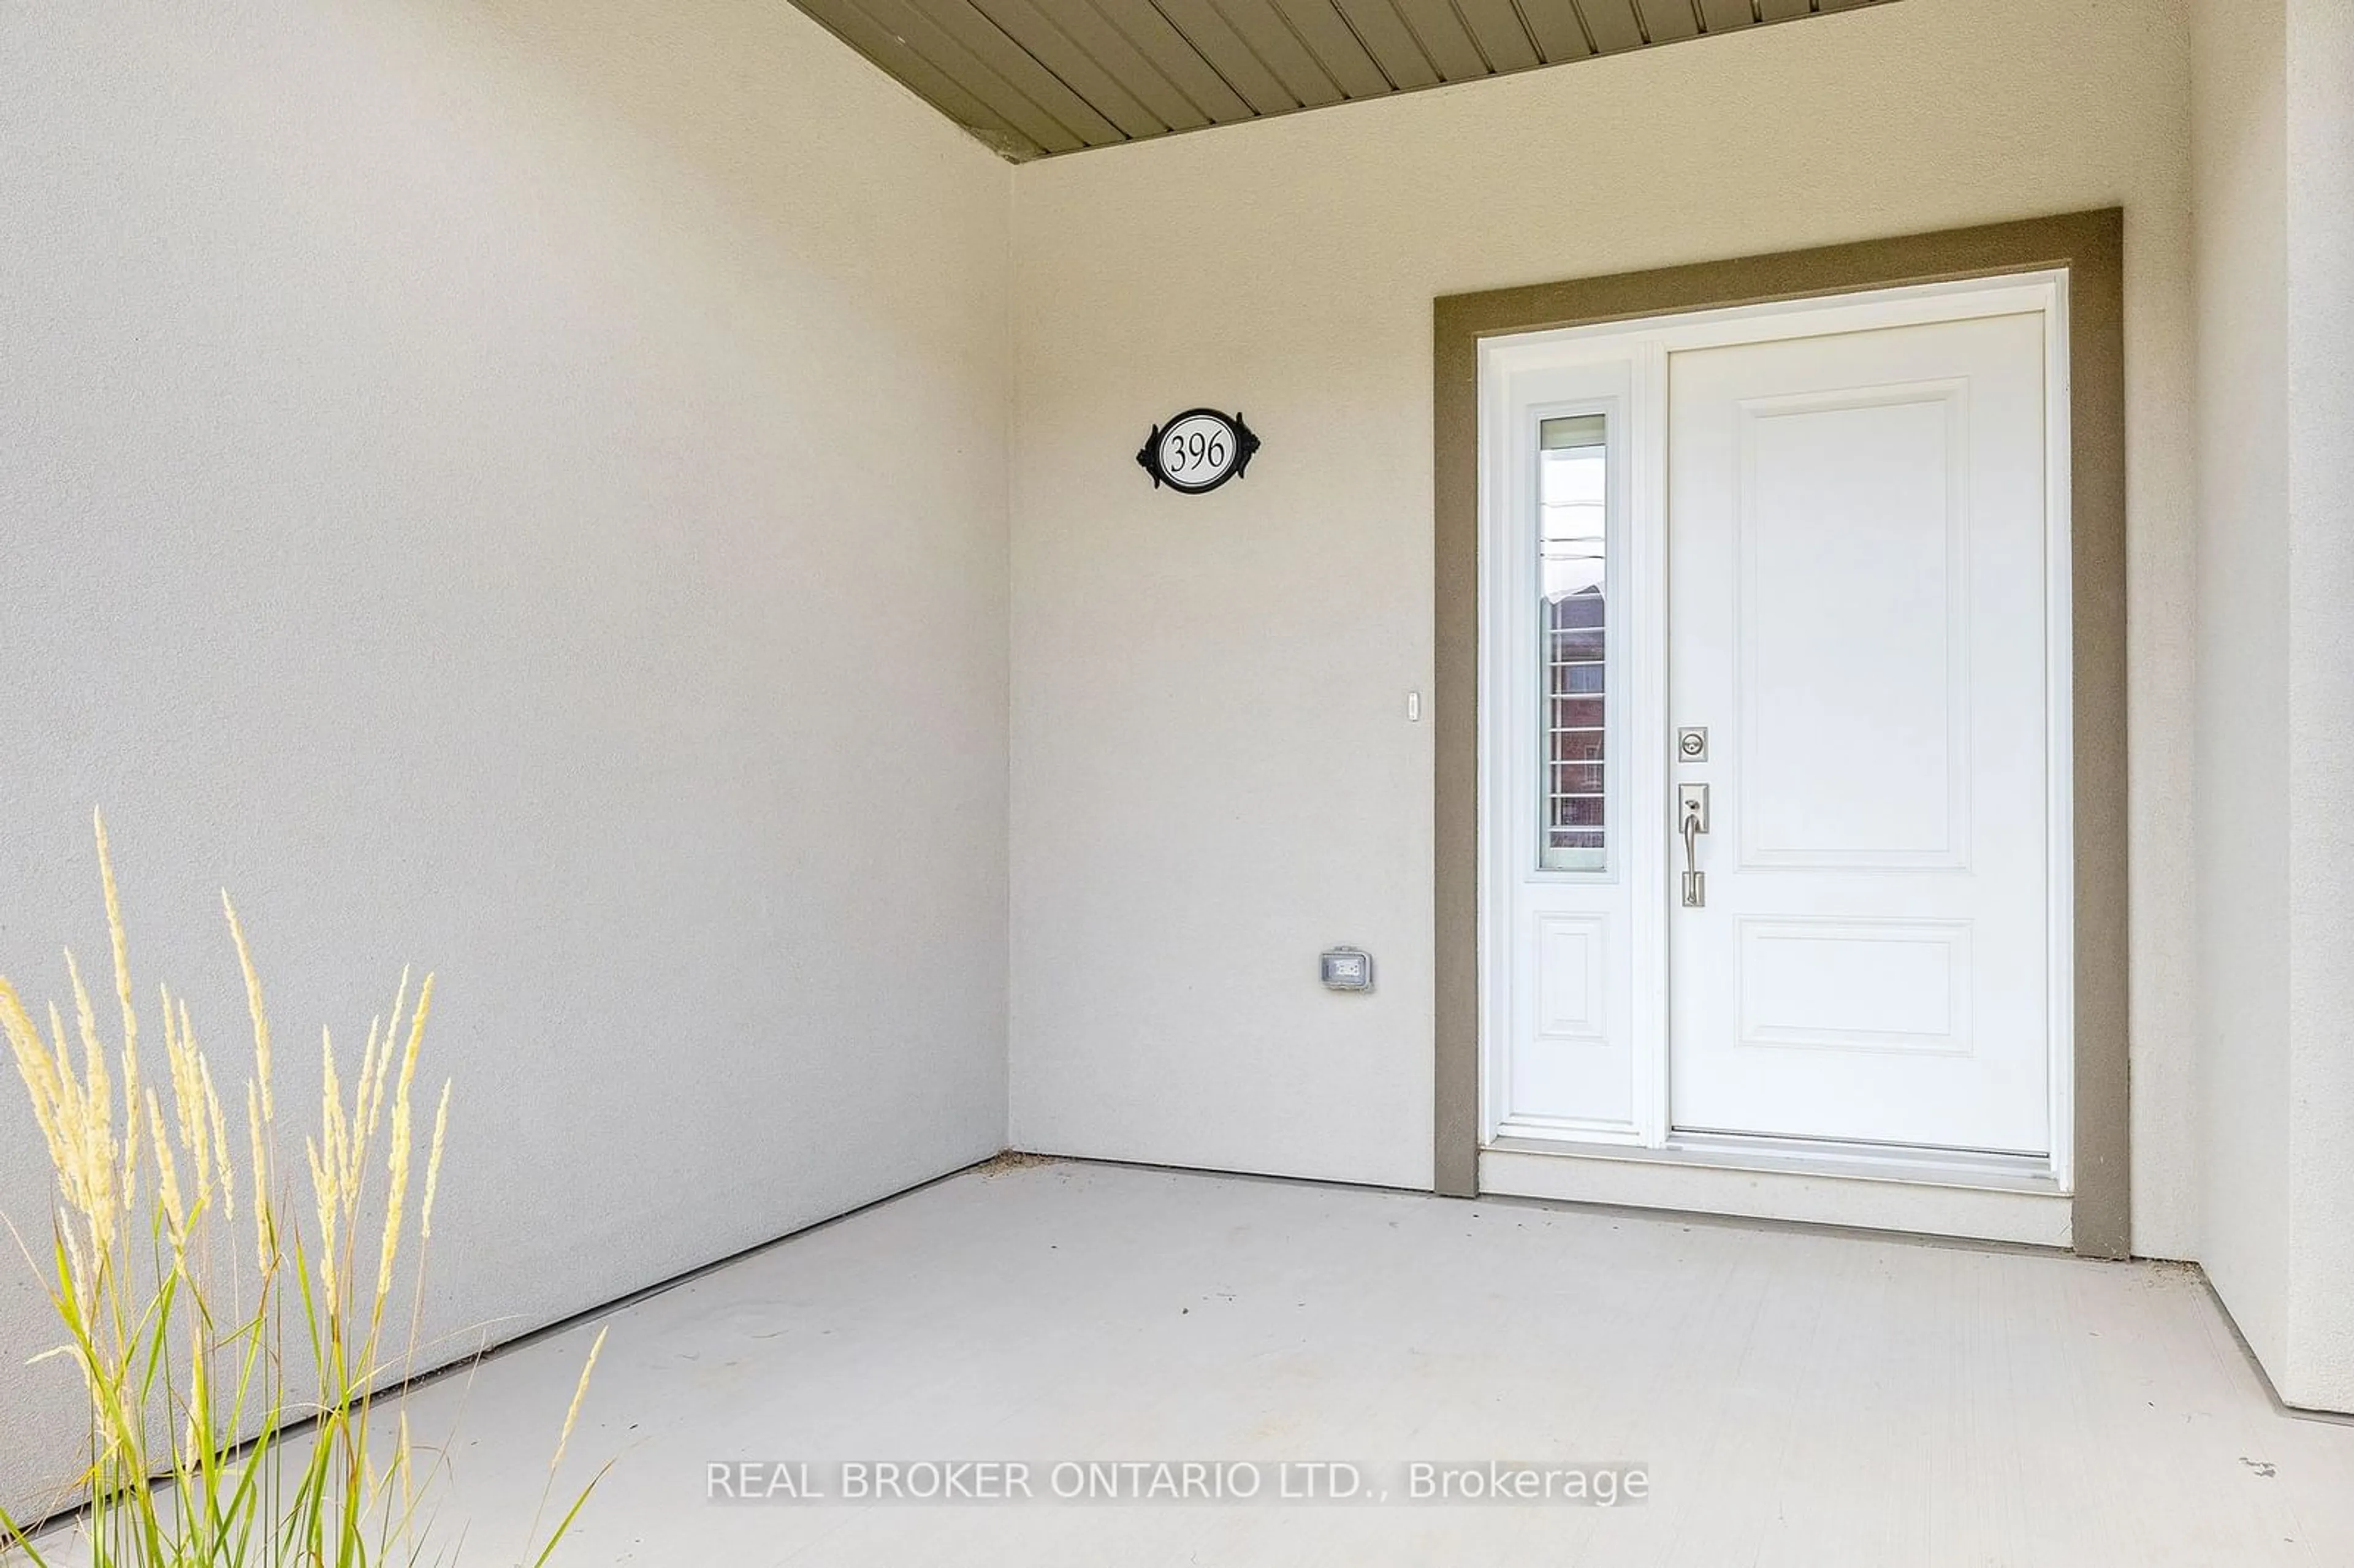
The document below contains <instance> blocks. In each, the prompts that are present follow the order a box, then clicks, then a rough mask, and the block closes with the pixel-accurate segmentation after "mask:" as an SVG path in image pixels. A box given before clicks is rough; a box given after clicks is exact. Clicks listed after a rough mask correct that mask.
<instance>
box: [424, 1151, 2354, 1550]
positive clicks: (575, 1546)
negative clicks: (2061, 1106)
mask: <svg viewBox="0 0 2354 1568" xmlns="http://www.w3.org/2000/svg"><path fill="white" fill-rule="evenodd" d="M610 1323H611V1336H610V1340H609V1341H608V1343H607V1345H606V1349H605V1352H604V1357H603V1360H602V1361H601V1362H600V1364H599V1370H598V1378H597V1383H596V1386H595V1388H594V1389H593V1391H592V1392H591V1393H590V1395H589V1397H588V1404H587V1406H586V1408H585V1410H584V1412H583V1414H582V1417H581V1421H580V1425H579V1427H578V1430H577V1431H576V1432H575V1434H574V1436H573V1438H572V1444H571V1454H570V1457H568V1458H567V1463H566V1471H567V1478H572V1477H574V1476H576V1475H577V1474H585V1473H586V1470H587V1468H588V1467H589V1466H591V1465H592V1464H593V1462H595V1461H597V1460H599V1459H600V1458H601V1457H606V1456H615V1457H617V1462H616V1464H615V1465H614V1467H613V1468H612V1471H611V1473H610V1476H609V1477H608V1478H607V1479H606V1481H605V1483H604V1485H603V1488H602V1489H600V1490H599V1493H598V1495H597V1497H596V1498H595V1499H594V1500H593V1501H592V1502H591V1503H590V1505H589V1507H588V1510H587V1511H586V1512H585V1513H584V1514H583V1516H582V1519H581V1522H580V1524H579V1526H578V1529H577V1531H576V1533H575V1535H574V1537H573V1540H572V1541H571V1542H569V1543H568V1545H567V1550H566V1551H565V1552H563V1553H561V1554H560V1556H559V1559H558V1560H559V1561H560V1562H569V1563H584V1564H585V1563H652V1564H663V1565H670V1564H687V1563H695V1564H726V1565H728V1568H753V1565H756V1564H772V1563H882V1564H915V1563H926V1564H936V1563H937V1564H946V1563H1008V1564H1011V1563H1021V1564H1024V1565H1029V1568H1035V1565H1038V1564H1055V1563H1069V1564H1087V1565H1089V1568H1098V1565H1102V1564H1115V1563H1116V1564H1134V1565H1145V1564H1160V1563H1170V1564H1178V1563H1187V1564H1191V1563H1212V1564H1237V1563H1284V1564H1302V1563H1332V1564H1336V1565H1337V1564H1349V1565H1352V1568H1354V1565H1363V1564H1373V1563H1398V1564H1412V1565H1417V1568H1426V1565H1431V1564H1439V1563H1446V1564H1470V1563H1532V1564H1533V1563H1544V1564H1548V1565H1553V1564H1567V1563H1575V1564H1621V1563H1623V1564H1629V1565H1634V1564H1640V1565H1643V1568H1669V1565H1689V1568H1726V1565H1728V1564H1734V1563H1740V1564H1759V1565H1778V1564H1787V1565H1790V1568H1826V1565H1829V1564H1850V1563H1851V1564H1861V1565H1869V1568H1901V1565H1911V1564H1940V1565H1942V1564H1964V1563H1968V1564H1989V1563H2001V1564H2041V1563H2052V1564H2069V1565H2074V1568H2084V1565H2091V1564H2102V1563H2117V1564H2133V1565H2135V1568H2149V1565H2152V1564H2165V1563H2180V1564H2186V1565H2190V1564H2196V1565H2200V1568H2212V1565H2218V1564H2226V1563H2228V1564H2232V1565H2234V1568H2242V1565H2252V1564H2260V1563H2327V1564H2342V1563H2349V1562H2354V1426H2349V1425H2336V1424H2331V1423H2327V1422H2322V1421H2314V1420H2305V1419H2298V1418H2295V1417H2292V1416H2288V1415H2285V1414H2281V1413H2279V1412H2278V1411H2276V1410H2275V1409H2274V1406H2273V1405H2272V1404H2270V1403H2269V1402H2268V1399H2267V1396H2266V1394H2265V1393H2264V1388H2263V1385H2262V1384H2261V1383H2259V1382H2258V1380H2257V1378H2256V1375H2255V1373H2254V1372H2253V1371H2252V1370H2251V1368H2250V1366H2249V1365H2248V1363H2247V1361H2246V1360H2245V1358H2244V1357H2243V1354H2242V1352H2241V1351H2240V1349H2239V1347H2238V1345H2237V1343H2236V1342H2235V1340H2233V1337H2232V1330H2231V1329H2230V1327H2229V1325H2228V1324H2227V1323H2226V1321H2225V1320H2224V1319H2223V1318H2222V1316H2221V1313H2220V1312H2219V1311H2218V1309H2217V1308H2216V1306H2215V1304H2214V1302H2213V1301H2212V1299H2211V1298H2210V1297H2209V1295H2208V1293H2207V1291H2206V1289H2205V1287H2204V1286H2203V1285H2202V1284H2201V1282H2200V1279H2199V1278H2198V1277H2197V1276H2196V1275H2195V1274H2194V1273H2192V1272H2191V1271H2190V1270H2188V1269H2185V1268H2180V1267H2176V1266H2166V1265H2138V1264H2137V1265H2112V1264H2098V1263H2090V1262H2084V1261H2079V1260H2076V1259H2073V1258H2067V1257H2061V1256H2052V1255H2031V1254H2023V1253H2016V1252H2010V1253H2005V1252H1989V1251H1980V1250H1976V1249H1972V1248H1967V1247H1963V1246H1946V1245H1927V1244H1920V1243H1914V1242H1909V1241H1903V1240H1882V1239H1873V1238H1867V1237H1858V1236H1854V1235H1849V1234H1808V1233H1798V1232H1792V1231H1787V1230H1769V1229H1749V1228H1742V1227H1739V1226H1735V1225H1731V1224H1712V1223H1704V1222H1699V1221H1687V1220H1680V1219H1674V1218H1652V1217H1636V1216H1631V1215H1628V1214H1623V1213H1598V1212H1584V1211H1570V1210H1562V1209H1550V1208H1542V1207H1535V1206H1531V1205H1526V1204H1522V1203H1518V1202H1454V1201H1449V1200H1443V1199H1437V1198H1432V1197H1427V1196H1422V1195H1416V1194H1410V1193H1396V1192H1372V1191H1363V1190H1353V1189H1344V1188H1334V1187H1327V1186H1319V1185H1310V1184H1301V1183H1291V1182H1283V1181H1263V1180H1253V1179H1247V1178H1234V1177H1220V1176H1211V1175H1196V1174H1188V1173H1182V1172H1172V1171H1152V1170H1140V1169H1132V1168H1125V1167H1117V1166H1102V1165H1090V1164H1083V1163H1065V1162H1050V1163H1041V1164H1026V1165H1025V1164H1015V1165H1012V1166H1003V1167H990V1168H983V1169H981V1170H979V1171H969V1172H966V1173H964V1174H962V1175H959V1176H956V1177H952V1178H949V1179H948V1180H946V1181H940V1182H938V1183H935V1184H933V1185H931V1186H929V1187H926V1188H923V1189H920V1190H918V1191H917V1192H912V1193H909V1194H907V1195H906V1196H903V1197H901V1198H898V1199H896V1200H893V1201H892V1202H887V1203H884V1204H881V1205H878V1206H877V1207H875V1208H873V1209H870V1210H867V1211H865V1212H863V1213H858V1214H855V1215H854V1216H851V1217H850V1218H848V1219H846V1220H843V1221H840V1222H837V1223H835V1224H831V1225H827V1226H824V1227H822V1228H820V1229H817V1230H815V1231H812V1232H810V1233H807V1234H802V1235H801V1236H798V1237H795V1238H792V1239H790V1240H788V1241H786V1242H783V1243H781V1244H779V1245H776V1246H773V1247H770V1248H769V1249H767V1250H765V1251H763V1252H760V1253H758V1254H756V1255H752V1256H749V1257H748V1258H745V1259H742V1260H740V1261H737V1262H736V1263H733V1264H730V1265H728V1266H726V1267H724V1268H721V1269H718V1270H716V1271H713V1272H711V1273H708V1274H706V1275H704V1276H702V1277H698V1278H695V1279H694V1280H692V1281H690V1282H688V1283H686V1284H684V1285H682V1286H680V1287H676V1288H673V1289H672V1290H669V1291H667V1292H665V1293H663V1294H661V1295H659V1296H655V1297H652V1298H648V1299H646V1300H643V1301H641V1302H639V1303H637V1304H635V1305H633V1306H631V1307H629V1308H625V1309H623V1310H621V1311H620V1312H618V1313H616V1314H614V1315H612V1316H611V1318H610ZM593 1331H594V1329H593V1326H588V1327H582V1328H577V1329H574V1330H567V1331H566V1332H564V1333H561V1334H558V1335H555V1336H552V1337H550V1338H548V1339H546V1340H539V1341H537V1342H535V1343H533V1344H530V1345H528V1346H525V1347H523V1348H521V1349H518V1350H516V1351H512V1352H510V1353H507V1354H504V1355H502V1356H499V1357H497V1358H494V1359H493V1360H492V1361H487V1362H485V1363H484V1364H482V1366H481V1367H480V1368H478V1369H477V1370H476V1371H475V1372H473V1373H472V1375H471V1376H470V1377H467V1378H463V1379H460V1378H451V1379H446V1380H444V1381H442V1382H440V1383H435V1384H431V1385H429V1386H428V1387H425V1388H423V1389H420V1390H419V1391H418V1392H417V1393H414V1394H413V1395H412V1396H411V1398H410V1402H409V1406H410V1414H411V1419H412V1422H413V1424H414V1426H415V1430H416V1431H417V1432H418V1434H419V1438H420V1441H421V1440H423V1439H424V1437H425V1436H426V1435H428V1434H430V1433H433V1432H436V1431H440V1430H443V1429H445V1427H446V1425H447V1424H448V1423H449V1422H450V1420H451V1418H452V1417H453V1416H456V1415H458V1414H460V1406H461V1404H462V1405H463V1407H464V1408H463V1411H462V1421H463V1430H464V1436H463V1438H462V1439H461V1446H460V1448H459V1449H458V1451H457V1453H456V1455H455V1464H454V1469H455V1478H456V1486H455V1490H454V1494H453V1496H452V1497H451V1514H452V1515H453V1516H454V1517H460V1518H464V1519H466V1520H468V1521H469V1529H468V1556H469V1558H470V1559H471V1560H477V1561H484V1562H504V1561H512V1560H513V1556H512V1552H513V1549H514V1547H515V1546H516V1545H518V1544H519V1542H520V1537H521V1533H522V1526H523V1525H524V1523H525V1520H527V1518H528V1516H529V1513H530V1509H531V1504H532V1502H533V1501H535V1499H537V1497H538V1495H539V1492H540V1488H541V1482H542V1479H543V1478H544V1476H545V1464H546V1454H547V1450H548V1446H549V1443H550V1442H551V1440H552V1435H553V1431H554V1427H555V1425H557V1423H559V1422H560V1420H561V1418H562V1413H563V1409H564V1406H565V1404H566V1402H567V1400H568V1399H569V1397H570V1394H571V1390H572V1383H573V1380H574V1378H575V1376H576V1374H577V1372H578V1367H579V1363H580V1359H581V1357H582V1355H583V1354H584V1353H585V1352H586V1351H587V1349H588V1340H589V1338H590V1336H591V1334H592V1333H593ZM743 1458H748V1459H760V1460H771V1459H773V1460H800V1459H807V1460H818V1461H837V1460H842V1459H855V1458H864V1459H893V1458H896V1459H903V1460H904V1459H917V1458H970V1459H985V1458H1007V1459H1028V1460H1031V1461H1033V1462H1034V1467H1035V1472H1036V1473H1037V1474H1038V1475H1040V1476H1041V1477H1043V1475H1044V1462H1046V1461H1051V1460H1055V1459H1060V1458H1078V1459H1087V1458H1143V1459H1159V1458H1168V1459H1172V1460H1174V1459H1219V1460H1226V1459H1250V1460H1259V1461H1265V1462H1267V1463H1268V1464H1269V1465H1272V1464H1273V1462H1275V1461H1278V1460H1282V1459H1295V1460H1297V1459H1344V1460H1352V1461H1355V1462H1357V1463H1359V1464H1360V1465H1363V1466H1364V1467H1366V1470H1367V1474H1368V1478H1369V1479H1375V1478H1383V1477H1384V1475H1385V1473H1386V1467H1399V1466H1402V1465H1403V1463H1404V1462H1405V1461H1410V1460H1415V1459H1424V1458H1428V1459H1437V1460H1472V1459H1479V1460H1484V1459H1488V1458H1499V1459H1507V1460H1555V1461H1562V1462H1579V1461H1607V1460H1628V1461H1639V1462H1641V1463H1643V1464H1644V1465H1645V1466H1646V1467H1648V1469H1649V1474H1650V1478H1651V1487H1652V1497H1651V1499H1649V1501H1647V1502H1643V1503H1640V1504H1637V1505H1631V1506H1621V1507H1618V1508H1616V1509H1609V1510H1604V1509H1597V1508H1591V1507H1575V1508H1573V1507H1564V1506H1561V1505H1558V1504H1556V1505H1553V1506H1543V1505H1529V1504H1522V1505H1516V1506H1498V1505H1493V1504H1483V1505H1479V1506H1471V1507H1465V1506H1454V1507H1439V1506H1431V1505H1418V1506H1416V1505H1408V1506H1398V1505H1395V1504H1393V1505H1392V1506H1363V1505H1357V1506H1351V1505H1343V1504H1335V1503H1325V1504H1320V1505H1298V1504H1294V1505H1288V1506H1270V1505H1267V1504H1266V1503H1263V1502H1262V1503H1257V1504H1252V1505H1247V1506H1235V1505H1220V1504H1204V1503H1190V1504H1183V1505H1177V1506H1169V1505H1162V1506H1143V1505H1134V1504H1129V1505H1120V1506H1074V1505H1069V1504H1055V1503H1052V1502H1044V1503H1040V1504H1037V1505H1033V1506H1009V1505H1003V1504H995V1505H991V1504H965V1505H960V1506H938V1505H932V1506H925V1505H914V1504H909V1505H901V1506H893V1507H875V1506H865V1507H855V1506H849V1505H844V1504H842V1503H838V1502H836V1503H828V1504H811V1503H800V1504H794V1503H767V1504H758V1505H755V1504H743V1503H737V1504H727V1503H712V1502H707V1501H705V1466H706V1464H708V1463H710V1462H712V1461H716V1460H728V1459H743ZM1384 1484H1386V1482H1385V1480H1384ZM1038 1489H1039V1490H1040V1491H1041V1492H1042V1493H1043V1492H1044V1491H1045V1490H1046V1487H1045V1486H1044V1483H1043V1480H1042V1481H1041V1482H1040V1483H1039V1486H1038ZM477 1552H479V1553H480V1555H479V1557H477V1556H476V1553H477Z"/></svg>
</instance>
